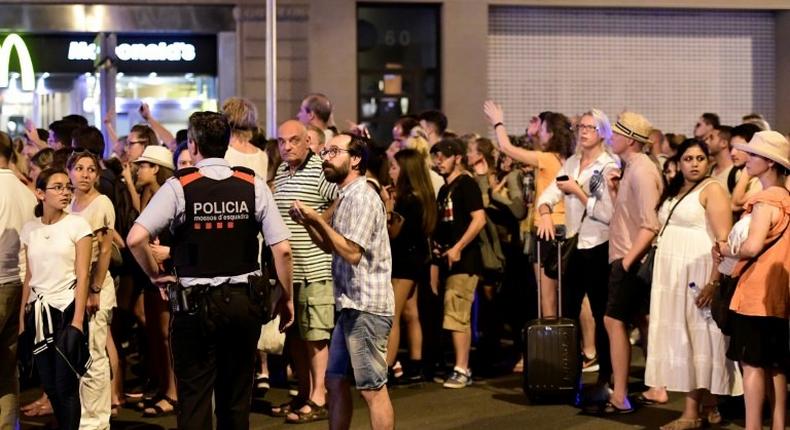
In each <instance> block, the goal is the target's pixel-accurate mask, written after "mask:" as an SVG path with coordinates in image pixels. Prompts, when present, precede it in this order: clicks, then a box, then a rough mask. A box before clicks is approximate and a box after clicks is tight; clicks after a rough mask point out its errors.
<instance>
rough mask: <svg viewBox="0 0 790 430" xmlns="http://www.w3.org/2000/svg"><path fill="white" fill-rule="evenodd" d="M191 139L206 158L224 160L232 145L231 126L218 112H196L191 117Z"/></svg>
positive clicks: (188, 133)
mask: <svg viewBox="0 0 790 430" xmlns="http://www.w3.org/2000/svg"><path fill="white" fill-rule="evenodd" d="M187 135H188V136H189V139H190V140H191V141H193V142H195V145H197V149H198V151H199V152H200V155H202V156H203V157H205V158H222V157H224V156H225V152H227V150H228V144H229V143H230V124H228V120H227V119H226V118H225V116H224V115H222V114H221V113H217V112H195V113H193V114H192V115H190V116H189V128H188V129H187Z"/></svg>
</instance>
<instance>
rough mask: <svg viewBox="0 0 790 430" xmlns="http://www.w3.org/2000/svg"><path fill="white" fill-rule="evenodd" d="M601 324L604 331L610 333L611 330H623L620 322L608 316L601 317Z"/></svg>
mask: <svg viewBox="0 0 790 430" xmlns="http://www.w3.org/2000/svg"><path fill="white" fill-rule="evenodd" d="M603 324H604V326H605V327H606V331H607V332H610V333H611V332H612V331H613V330H617V329H623V328H624V327H625V325H624V324H623V322H622V321H620V320H617V319H614V318H612V317H610V316H608V315H607V316H604V317H603Z"/></svg>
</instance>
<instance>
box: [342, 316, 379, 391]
mask: <svg viewBox="0 0 790 430" xmlns="http://www.w3.org/2000/svg"><path fill="white" fill-rule="evenodd" d="M390 329H392V317H385V316H381V315H374V314H371V313H368V312H362V311H358V310H356V309H343V310H341V311H340V317H339V318H338V319H337V322H336V323H335V329H334V331H333V332H332V340H331V343H330V345H329V364H328V366H327V368H326V376H327V378H331V377H335V378H348V377H353V378H354V382H355V385H356V387H357V389H358V390H377V389H379V388H381V387H383V386H384V385H385V384H386V383H387V340H388V339H389V335H390Z"/></svg>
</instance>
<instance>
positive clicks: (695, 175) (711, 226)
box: [645, 139, 743, 430]
mask: <svg viewBox="0 0 790 430" xmlns="http://www.w3.org/2000/svg"><path fill="white" fill-rule="evenodd" d="M675 158H676V160H677V163H678V172H677V175H676V176H675V178H673V179H672V181H671V182H670V183H669V184H668V186H667V187H666V190H665V191H664V195H663V196H662V199H661V202H660V203H659V212H658V216H659V220H660V221H661V222H662V225H663V226H662V229H663V230H662V232H661V233H660V234H659V237H658V239H657V241H658V245H657V246H658V248H657V249H656V255H655V263H654V268H653V283H652V290H651V295H650V331H649V339H650V343H649V344H648V350H647V364H646V370H645V384H646V385H647V386H648V387H655V388H659V387H666V389H667V390H668V391H676V392H684V393H686V404H685V408H684V410H683V414H682V415H681V417H680V418H678V419H676V420H674V421H672V422H670V423H669V424H667V425H665V426H663V427H661V429H663V430H679V429H696V428H701V427H702V426H703V420H705V421H709V422H711V423H714V424H715V423H717V422H719V421H720V420H721V416H720V415H719V413H718V411H717V410H716V404H715V400H714V398H712V396H710V394H714V395H740V394H742V393H743V383H742V379H741V375H740V372H739V371H738V368H737V366H736V365H735V364H734V363H733V362H732V361H730V360H727V359H726V357H725V353H726V351H727V343H728V339H727V338H726V337H725V336H724V335H723V334H722V333H721V331H720V330H719V328H718V327H717V326H716V323H715V322H714V321H713V320H712V319H711V318H710V317H709V316H708V315H706V311H707V310H709V306H710V299H711V297H712V294H713V291H714V290H715V283H714V282H713V281H715V280H716V279H717V277H718V270H716V267H715V265H714V264H713V258H712V256H711V254H710V250H711V248H712V247H713V245H714V243H715V242H716V241H717V240H726V238H727V234H728V232H729V230H730V227H731V225H732V214H731V212H730V203H729V198H728V197H727V191H726V190H724V188H723V187H722V186H721V185H720V184H719V183H718V182H717V181H715V180H711V179H710V178H708V177H707V172H708V171H709V168H708V167H709V166H708V150H707V147H706V146H705V144H704V143H703V142H701V141H699V140H694V139H689V140H686V141H685V142H683V144H682V145H681V146H680V147H679V148H678V152H677V155H676V156H675ZM673 208H674V209H673ZM670 212H671V216H670ZM667 218H669V219H668V220H667ZM692 285H693V288H692Z"/></svg>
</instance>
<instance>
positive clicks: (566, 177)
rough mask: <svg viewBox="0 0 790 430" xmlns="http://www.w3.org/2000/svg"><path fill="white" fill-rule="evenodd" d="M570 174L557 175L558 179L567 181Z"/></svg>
mask: <svg viewBox="0 0 790 430" xmlns="http://www.w3.org/2000/svg"><path fill="white" fill-rule="evenodd" d="M568 179H569V178H568V175H562V176H557V181H567V180H568Z"/></svg>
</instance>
